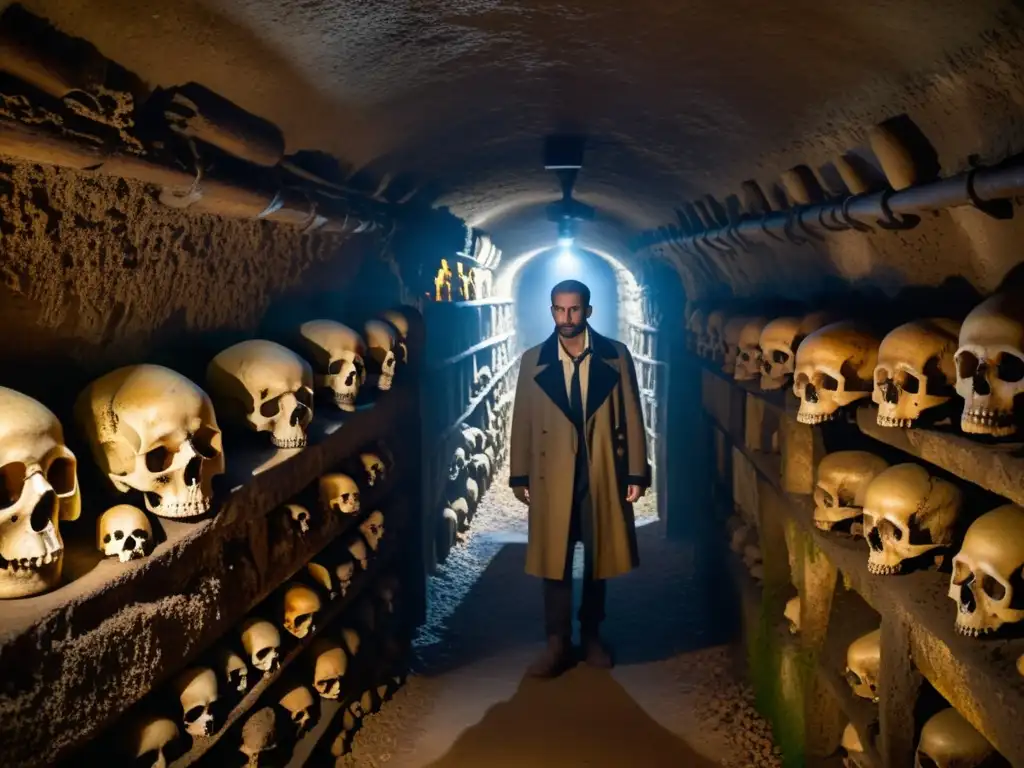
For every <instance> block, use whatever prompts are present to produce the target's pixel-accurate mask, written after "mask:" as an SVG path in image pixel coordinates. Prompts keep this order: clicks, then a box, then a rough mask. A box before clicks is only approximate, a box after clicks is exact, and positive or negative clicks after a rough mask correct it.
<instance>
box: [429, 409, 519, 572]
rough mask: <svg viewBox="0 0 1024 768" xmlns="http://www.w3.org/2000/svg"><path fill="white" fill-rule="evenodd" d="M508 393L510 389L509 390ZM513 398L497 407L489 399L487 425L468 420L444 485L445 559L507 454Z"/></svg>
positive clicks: (441, 534) (440, 543) (441, 548)
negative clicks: (507, 428)
mask: <svg viewBox="0 0 1024 768" xmlns="http://www.w3.org/2000/svg"><path fill="white" fill-rule="evenodd" d="M506 394H507V393H506ZM510 402H511V398H509V397H506V398H505V400H504V401H499V402H498V404H497V405H496V406H494V407H492V406H491V404H490V402H488V403H487V408H486V413H485V419H486V425H487V429H486V430H485V429H481V428H480V427H471V426H469V425H468V424H464V425H463V426H462V429H461V430H460V432H459V433H458V435H457V438H458V441H457V442H458V445H457V447H456V448H455V451H454V453H453V454H452V459H451V463H450V464H449V467H448V478H447V481H446V482H445V486H444V507H443V509H442V510H441V516H440V519H439V520H438V535H437V555H438V560H439V561H444V559H445V558H446V557H447V556H448V553H449V552H450V551H451V549H452V547H454V546H455V544H456V542H457V541H458V537H459V534H460V533H463V532H465V531H467V530H468V529H469V526H470V524H471V523H472V521H473V516H474V515H475V514H476V511H477V508H478V507H479V505H480V501H481V500H482V499H483V496H484V494H485V493H487V491H488V489H489V488H490V486H491V483H492V482H493V481H494V476H495V473H496V472H497V470H498V467H499V466H500V465H501V464H502V463H503V462H504V461H505V459H506V458H507V451H508V440H507V431H506V427H507V423H508V421H507V419H508V411H509V404H510Z"/></svg>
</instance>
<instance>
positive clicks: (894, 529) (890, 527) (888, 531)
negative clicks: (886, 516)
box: [878, 520, 903, 541]
mask: <svg viewBox="0 0 1024 768" xmlns="http://www.w3.org/2000/svg"><path fill="white" fill-rule="evenodd" d="M878 530H879V531H880V532H881V533H882V535H883V536H885V535H888V536H889V537H890V538H891V539H893V540H894V541H902V540H903V529H902V528H900V527H899V526H898V525H896V524H895V523H894V522H893V521H892V520H883V521H882V522H880V523H879V524H878Z"/></svg>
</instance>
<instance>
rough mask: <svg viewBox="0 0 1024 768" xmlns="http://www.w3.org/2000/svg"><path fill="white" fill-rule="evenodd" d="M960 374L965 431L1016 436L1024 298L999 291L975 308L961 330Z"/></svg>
mask: <svg viewBox="0 0 1024 768" xmlns="http://www.w3.org/2000/svg"><path fill="white" fill-rule="evenodd" d="M956 371H957V382H956V391H957V392H959V393H960V397H962V398H963V399H964V411H963V415H962V416H961V418H960V426H961V428H962V429H963V431H964V432H968V433H970V434H976V435H995V436H997V437H1001V436H1005V435H1012V434H1013V433H1014V432H1016V431H1017V425H1016V424H1015V423H1014V413H1013V405H1014V399H1015V398H1016V397H1017V395H1018V394H1020V393H1021V392H1024V296H1021V295H1020V294H1019V293H1014V294H1011V293H997V294H996V295H995V296H990V297H989V298H988V299H986V300H985V301H983V302H981V304H979V305H978V306H976V307H975V308H974V309H973V310H971V312H970V314H968V315H967V317H966V318H965V319H964V323H963V325H962V326H961V328H960V348H959V349H958V350H957V352H956Z"/></svg>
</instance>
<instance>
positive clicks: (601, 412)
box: [509, 329, 650, 579]
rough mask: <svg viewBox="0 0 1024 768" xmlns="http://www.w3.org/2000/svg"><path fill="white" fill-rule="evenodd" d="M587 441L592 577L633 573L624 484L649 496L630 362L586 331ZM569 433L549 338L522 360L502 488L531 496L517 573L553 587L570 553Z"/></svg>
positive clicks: (632, 534)
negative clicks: (525, 489) (588, 351)
mask: <svg viewBox="0 0 1024 768" xmlns="http://www.w3.org/2000/svg"><path fill="white" fill-rule="evenodd" d="M590 339H591V341H590V346H591V349H592V357H591V359H590V373H589V378H588V384H587V422H586V440H587V449H588V456H589V459H590V497H591V502H592V503H591V507H592V513H593V519H592V521H591V523H592V525H591V532H592V533H591V536H592V562H593V569H594V570H593V576H594V578H598V579H607V578H611V577H613V576H619V575H621V574H623V573H628V572H629V571H630V570H632V569H633V568H635V567H636V566H637V565H638V564H639V557H638V555H637V547H636V529H635V526H634V523H633V505H632V504H629V503H627V502H626V487H627V485H630V484H635V485H640V486H643V487H648V486H649V485H650V466H649V465H648V463H647V440H646V434H645V431H644V422H643V411H642V409H641V406H640V392H639V387H638V386H637V380H636V369H635V368H634V366H633V358H632V356H631V355H630V354H629V350H628V349H626V347H625V345H624V344H622V343H620V342H618V341H613V340H611V339H608V338H605V337H604V336H600V335H599V334H597V333H594V331H593V329H591V330H590ZM577 442H578V438H577V432H576V427H575V426H574V425H573V421H572V418H571V416H570V410H569V396H568V393H567V392H566V386H565V374H564V371H563V369H562V363H561V361H560V360H559V359H558V338H557V336H556V335H555V334H552V335H551V336H550V337H549V338H548V340H547V341H545V342H544V343H543V344H539V345H538V346H536V347H533V348H531V349H529V350H527V351H526V352H525V353H524V354H523V358H522V361H521V363H520V368H519V380H518V384H517V386H516V394H515V404H514V406H513V409H512V439H511V445H510V447H509V474H510V478H509V485H511V486H512V487H513V488H514V487H517V486H526V487H528V488H529V490H530V511H529V522H530V535H529V544H528V545H527V550H526V572H527V573H528V574H530V575H532V576H540V577H542V578H548V579H561V578H562V577H563V575H564V573H565V565H566V563H565V559H566V554H567V552H568V547H569V523H570V519H571V514H572V490H573V488H572V486H573V474H574V469H575V461H576V451H577V447H578V446H577Z"/></svg>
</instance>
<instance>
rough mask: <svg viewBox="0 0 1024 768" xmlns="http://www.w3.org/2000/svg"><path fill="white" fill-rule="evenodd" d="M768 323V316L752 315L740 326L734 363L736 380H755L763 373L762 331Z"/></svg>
mask: <svg viewBox="0 0 1024 768" xmlns="http://www.w3.org/2000/svg"><path fill="white" fill-rule="evenodd" d="M767 324H768V318H767V317H750V318H747V320H746V322H745V323H743V324H742V325H741V326H740V332H739V337H738V338H737V340H736V357H735V361H734V363H733V378H734V379H736V381H754V380H755V379H757V378H758V377H759V376H760V375H761V346H760V344H761V331H762V330H764V327H765V325H767Z"/></svg>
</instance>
